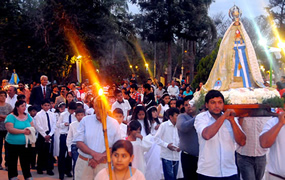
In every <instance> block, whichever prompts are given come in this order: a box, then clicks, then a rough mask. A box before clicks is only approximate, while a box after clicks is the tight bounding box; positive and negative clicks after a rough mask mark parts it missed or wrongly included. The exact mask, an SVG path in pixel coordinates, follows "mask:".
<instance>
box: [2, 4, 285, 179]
mask: <svg viewBox="0 0 285 180" xmlns="http://www.w3.org/2000/svg"><path fill="white" fill-rule="evenodd" d="M98 2H99V1H98ZM98 2H97V1H96V3H98ZM175 2H176V1H175ZM282 2H283V1H282ZM54 3H55V2H54ZM82 3H83V2H82ZM96 3H94V4H93V5H94V6H96V5H95V4H96ZM128 3H133V4H136V3H137V6H140V7H141V8H142V9H143V8H144V7H145V6H146V4H147V2H144V1H138V2H136V1H130V2H128ZM144 3H146V4H144ZM163 3H164V2H163ZM169 3H170V4H171V2H169ZM173 3H174V2H173ZM179 3H183V2H179ZM184 3H186V2H184ZM187 3H188V2H187ZM192 3H193V4H195V3H194V2H192ZM62 4H64V3H62ZM83 4H84V3H83ZM99 4H100V3H99ZM190 4H191V3H190ZM283 4H284V2H283ZM47 5H49V3H48V2H47ZM97 5H98V4H97ZM113 5H114V4H113ZM184 5H185V4H184ZM62 6H64V5H62ZM62 6H59V7H58V8H59V9H60V8H62ZM173 6H174V5H173ZM5 7H6V6H5ZM7 7H8V6H7ZM39 7H40V6H39ZM47 7H48V6H46V8H47ZM85 8H86V9H88V7H85ZM112 8H113V9H112ZM112 8H110V12H112V10H114V11H113V12H112V13H114V14H116V11H115V9H116V8H115V5H114V6H112ZM152 8H153V7H152ZM59 9H57V10H54V11H56V12H60V10H59ZM205 9H207V8H205ZM228 9H229V10H228V14H227V15H228V18H229V21H230V23H228V26H227V27H226V29H224V31H223V32H222V38H221V39H220V41H219V42H218V43H217V44H218V46H217V47H215V48H212V50H213V51H212V52H210V51H209V53H208V55H207V56H206V57H204V58H202V59H201V60H200V62H199V64H198V65H197V67H195V68H194V67H193V68H191V66H190V64H191V63H192V62H194V60H193V59H192V60H191V58H192V55H191V53H188V51H190V50H189V49H191V47H192V46H191V45H190V44H191V43H189V44H188V45H187V46H185V47H184V44H183V42H184V41H183V40H181V43H182V46H181V47H182V49H180V50H182V56H177V59H179V58H180V60H181V62H180V61H179V60H178V61H177V65H176V67H175V68H174V67H172V66H173V63H166V64H167V65H166V66H164V67H165V72H163V70H161V69H160V67H159V66H160V64H159V63H157V64H156V62H155V61H154V62H153V63H154V66H153V67H150V64H148V62H147V61H149V60H148V59H147V58H145V57H146V56H147V53H149V52H148V51H147V50H146V48H154V49H156V48H158V49H159V46H158V45H157V46H156V44H155V46H153V47H152V46H146V47H143V46H141V47H139V45H138V43H137V42H136V43H134V44H133V45H132V47H133V48H134V49H136V52H137V53H138V56H139V57H140V58H139V59H142V60H143V62H142V63H143V64H142V67H143V68H141V66H140V65H135V63H134V60H131V58H130V56H129V55H127V52H124V51H122V52H121V54H124V55H123V56H124V57H126V59H127V61H128V63H127V64H125V65H122V64H121V65H120V64H119V62H116V60H114V61H111V64H109V65H105V66H106V67H107V68H106V69H105V70H101V69H100V67H101V66H103V65H104V62H101V63H97V62H95V61H94V62H93V61H92V60H90V56H91V55H90V54H91V53H90V52H91V50H89V49H87V48H86V47H88V45H90V44H88V43H87V42H86V44H84V43H83V42H84V37H82V36H81V35H82V33H83V31H82V32H80V31H78V33H77V32H76V31H75V30H74V29H73V30H70V29H72V25H71V24H72V23H71V22H69V21H64V23H63V24H64V25H63V26H64V28H63V31H69V30H70V31H69V33H66V32H65V34H67V35H66V36H67V38H66V41H67V42H69V43H70V44H71V45H70V47H69V48H70V49H72V51H73V52H75V54H76V55H75V56H73V57H71V56H69V55H66V59H65V60H64V61H65V62H64V63H66V62H68V63H70V64H67V65H64V64H62V65H59V66H54V67H53V65H52V63H51V62H52V60H50V61H46V62H45V63H44V65H43V66H42V65H41V66H39V67H38V71H37V72H34V71H32V70H29V67H28V66H24V65H23V64H24V63H23V62H21V63H22V65H23V66H22V68H19V67H20V66H18V65H17V62H14V63H13V64H9V63H7V62H8V61H7V62H5V63H6V64H5V63H2V62H1V63H2V64H1V65H3V66H4V65H5V66H7V67H6V68H2V69H3V70H1V73H2V75H1V76H0V77H1V78H2V79H0V80H1V82H2V84H1V87H0V88H1V90H0V137H1V139H0V149H1V156H0V180H6V179H9V180H23V179H25V180H32V179H35V180H36V179H47V180H48V179H60V180H63V179H67V180H68V179H75V180H109V179H110V180H112V179H113V180H162V179H165V180H216V179H223V180H282V179H285V155H284V153H283V152H285V139H284V136H285V109H284V108H285V107H284V105H285V99H284V98H285V94H284V93H285V72H284V71H285V68H284V70H283V64H284V63H283V59H282V56H283V54H284V52H283V51H284V47H282V48H274V47H269V46H268V45H264V46H263V47H262V49H263V52H262V53H264V54H266V55H267V56H266V57H267V58H268V59H269V62H268V63H267V64H266V63H264V62H263V61H261V60H260V58H261V57H263V56H261V55H260V54H261V53H260V51H259V49H256V39H253V38H252V37H251V36H250V33H252V32H250V33H248V31H249V28H250V26H248V24H247V23H248V22H247V21H243V18H242V15H243V13H242V10H241V8H240V7H239V6H238V5H233V6H231V7H229V8H228ZM106 11H107V10H106ZM105 13H106V12H105ZM67 14H68V11H66V14H65V13H63V14H61V18H62V19H64V18H66V17H65V16H68V15H67ZM114 14H113V15H114ZM78 16H79V15H78ZM116 16H119V13H118V14H116ZM179 18H180V17H179ZM62 21H63V20H62ZM6 22H8V20H6ZM119 22H120V21H119ZM243 22H245V23H243ZM77 23H78V22H77ZM106 23H108V22H106ZM102 24H103V23H101V24H100V25H99V26H101V25H102ZM99 26H98V27H99ZM102 26H103V25H102ZM1 27H2V26H1ZM51 27H52V25H51ZM98 27H97V28H98ZM68 28H69V30H68ZM275 28H276V27H275ZM178 29H179V28H178ZM0 31H1V29H0ZM181 31H186V30H185V29H184V30H181ZM58 33H60V31H58ZM105 33H106V34H108V33H110V32H108V31H107V30H106V32H105ZM178 34H179V33H178ZM180 34H181V32H180ZM175 36H176V35H174V39H175V38H176V37H175ZM185 36H186V35H185ZM202 36H203V35H202ZM114 37H115V36H114ZM177 37H178V35H177ZM141 38H142V39H143V38H144V37H143V36H141ZM0 39H1V38H0ZM99 39H100V38H98V41H100V40H99ZM114 39H115V38H114ZM277 39H278V38H277ZM85 40H86V39H85ZM275 40H276V39H275ZM279 40H280V38H279ZM44 41H45V42H46V43H47V42H48V41H51V39H49V38H48V37H46V38H44ZM86 41H87V40H86ZM3 42H4V41H3ZM191 42H193V41H191ZM202 42H207V41H206V40H205V39H204V40H203V41H201V43H202ZM89 43H90V42H89ZM179 43H180V40H179V39H178V38H177V39H176V40H174V41H173V42H172V44H179ZM0 44H1V43H0ZM87 44H88V45H87ZM91 44H92V43H91ZM117 44H120V43H117ZM170 44H171V43H170ZM186 44H187V43H186ZM120 45H122V44H120ZM120 45H118V46H117V48H118V47H119V46H120ZM164 45H165V47H169V48H170V47H171V46H169V44H167V43H164ZM200 45H201V44H200ZM194 46H195V45H194ZM198 46H199V45H197V48H198ZM1 47H2V46H1ZM208 47H209V46H207V48H208ZM44 48H45V49H51V47H48V46H46V45H45V47H44ZM105 48H106V47H105ZM114 48H115V46H112V48H111V49H114ZM183 48H184V49H183ZM187 48H188V49H187ZM193 48H194V47H193ZM2 49H4V48H2ZM2 49H1V48H0V59H1V58H2V57H5V58H6V59H9V58H8V56H6V55H5V53H3V54H1V51H2ZM28 49H31V47H30V46H28ZM103 49H104V48H103ZM119 49H120V48H119ZM165 49H167V48H165ZM194 49H195V48H194ZM120 50H121V49H120ZM144 51H145V52H144ZM171 51H173V52H174V50H173V49H172V50H169V49H168V50H167V53H169V54H171ZM194 51H195V50H194ZM3 52H4V51H3ZM7 52H8V51H7ZM107 54H108V53H107ZM169 54H168V55H169ZM174 54H175V53H174ZM209 54H210V55H209ZM109 55H110V57H111V56H112V55H113V51H112V52H109ZM102 57H103V56H102ZM108 57H109V56H108ZM154 57H155V58H154V59H156V56H154ZM157 57H159V55H158V56H157ZM112 58H113V57H112ZM168 58H169V57H168ZM211 58H212V61H211V62H210V61H208V62H207V61H206V60H207V59H211ZM115 59H116V58H115ZM101 60H103V59H101ZM188 60H189V61H188ZM273 60H274V62H275V60H276V64H274V62H273ZM103 61H104V60H103ZM203 61H204V62H203ZM277 61H278V63H279V64H277ZM3 62H4V61H3ZM168 62H169V61H168ZM26 63H28V62H26ZM34 63H36V62H34ZM105 63H106V62H105ZM261 63H262V65H261ZM54 64H56V63H54ZM267 65H268V66H267ZM178 66H181V71H180V70H177V69H179V68H177V67H178ZM193 66H194V64H193ZM264 66H267V67H268V69H269V70H268V71H265V70H264ZM8 67H9V68H8ZM52 67H53V68H52ZM125 67H129V69H125ZM261 67H262V68H261ZM41 68H42V69H41ZM48 68H51V69H49V70H47V71H46V69H48ZM117 68H118V70H117ZM9 69H13V70H9ZM35 69H36V68H35ZM62 69H64V70H63V71H62ZM102 69H103V68H102ZM162 69H163V68H162ZM130 70H131V71H130ZM59 71H62V72H61V73H60V74H58V72H59ZM102 71H103V72H102ZM195 71H197V72H195ZM46 72H48V73H46ZM108 73H109V74H111V75H109V76H108ZM203 73H204V74H203ZM205 73H206V75H205ZM23 74H25V75H23ZM31 80H32V81H31Z"/></svg>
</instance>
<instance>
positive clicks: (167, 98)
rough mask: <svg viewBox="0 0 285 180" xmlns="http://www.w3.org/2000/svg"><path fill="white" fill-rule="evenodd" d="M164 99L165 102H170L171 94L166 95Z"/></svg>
mask: <svg viewBox="0 0 285 180" xmlns="http://www.w3.org/2000/svg"><path fill="white" fill-rule="evenodd" d="M163 101H164V102H165V104H168V103H169V101H170V97H169V96H165V97H164V98H163Z"/></svg>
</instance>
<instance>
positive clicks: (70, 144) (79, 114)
mask: <svg viewBox="0 0 285 180" xmlns="http://www.w3.org/2000/svg"><path fill="white" fill-rule="evenodd" d="M84 116H85V110H84V109H83V108H77V109H76V111H75V117H76V119H77V121H74V122H72V123H71V124H70V125H69V130H68V134H67V138H66V146H67V150H68V155H69V156H70V157H72V160H73V166H72V171H73V176H75V175H74V169H75V164H76V160H77V158H78V151H77V150H78V148H77V147H76V142H74V141H73V139H74V137H75V136H76V135H77V128H78V126H79V122H80V121H81V120H82V118H83V117H84Z"/></svg>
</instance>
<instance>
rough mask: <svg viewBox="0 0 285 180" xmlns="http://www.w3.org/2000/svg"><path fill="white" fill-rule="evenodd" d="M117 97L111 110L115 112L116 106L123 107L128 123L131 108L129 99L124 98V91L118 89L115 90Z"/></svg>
mask: <svg viewBox="0 0 285 180" xmlns="http://www.w3.org/2000/svg"><path fill="white" fill-rule="evenodd" d="M114 93H115V97H116V99H117V101H116V102H114V104H113V105H112V108H111V111H112V112H113V111H114V109H116V108H121V109H122V110H123V113H124V122H125V123H127V121H126V120H127V117H128V116H129V112H130V110H131V106H130V103H129V101H127V100H125V99H123V94H122V91H120V90H118V89H116V90H115V92H114Z"/></svg>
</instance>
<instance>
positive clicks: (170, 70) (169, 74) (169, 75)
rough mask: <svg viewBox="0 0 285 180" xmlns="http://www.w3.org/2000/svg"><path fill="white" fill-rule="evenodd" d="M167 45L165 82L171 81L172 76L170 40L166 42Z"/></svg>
mask: <svg viewBox="0 0 285 180" xmlns="http://www.w3.org/2000/svg"><path fill="white" fill-rule="evenodd" d="M167 45H168V48H167V50H168V57H167V82H171V80H172V79H171V78H172V59H171V41H169V42H168V43H167Z"/></svg>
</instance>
